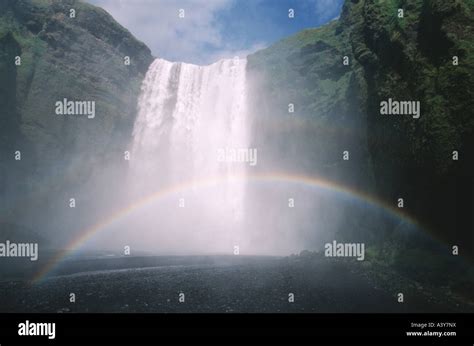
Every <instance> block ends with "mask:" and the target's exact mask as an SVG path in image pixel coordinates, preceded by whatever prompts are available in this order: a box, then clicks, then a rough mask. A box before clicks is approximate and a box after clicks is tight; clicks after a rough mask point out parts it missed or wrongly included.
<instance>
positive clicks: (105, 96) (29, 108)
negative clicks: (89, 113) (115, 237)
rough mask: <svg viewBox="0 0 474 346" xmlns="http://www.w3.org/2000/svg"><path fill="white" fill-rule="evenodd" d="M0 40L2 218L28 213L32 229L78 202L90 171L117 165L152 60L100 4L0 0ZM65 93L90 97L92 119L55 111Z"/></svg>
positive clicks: (93, 174) (102, 172)
mask: <svg viewBox="0 0 474 346" xmlns="http://www.w3.org/2000/svg"><path fill="white" fill-rule="evenodd" d="M0 47H1V49H0V90H1V93H0V107H1V113H2V114H1V117H0V121H1V126H0V141H1V145H0V147H1V149H0V150H1V157H2V159H1V163H0V164H1V167H0V191H2V199H1V200H2V203H3V205H1V207H2V208H1V210H2V211H5V212H3V213H2V220H1V221H2V222H4V223H5V222H14V221H15V220H22V219H23V218H24V217H25V216H26V215H34V217H32V218H31V219H32V220H34V221H33V222H32V223H31V224H28V225H27V226H28V227H30V228H31V229H38V228H41V224H42V221H47V220H48V219H51V218H52V217H53V215H55V214H58V215H59V214H62V213H64V210H65V207H66V206H67V204H68V203H69V202H68V201H69V199H70V198H72V197H75V198H76V199H78V202H79V205H80V204H82V205H83V206H84V205H87V204H88V203H89V202H90V201H89V200H87V195H86V194H83V193H82V191H81V190H83V189H84V186H85V185H84V184H86V182H88V181H90V180H91V178H94V179H96V178H98V177H99V178H98V179H99V181H100V179H101V178H100V177H104V178H103V179H102V180H103V181H105V182H106V181H107V179H106V178H105V177H106V176H107V173H111V172H113V171H116V170H117V169H120V167H123V165H124V160H123V152H124V151H125V150H127V148H126V146H127V145H128V142H129V138H130V135H131V130H132V127H133V122H134V116H135V111H136V104H137V97H138V94H139V91H140V83H141V81H142V79H143V77H144V74H145V73H146V71H147V69H148V66H149V64H150V63H151V61H152V60H153V58H152V56H151V53H150V50H149V49H148V48H147V47H146V46H145V45H144V44H143V43H141V42H139V41H137V40H136V39H135V38H134V37H133V36H132V35H131V34H130V33H129V32H128V31H127V30H126V29H124V28H123V27H121V26H120V25H119V24H118V23H117V22H115V20H114V19H113V18H112V17H111V16H110V15H109V14H108V13H106V12H105V11H104V10H102V9H100V8H97V7H95V6H92V5H89V4H86V3H83V2H80V1H75V0H71V1H49V0H33V1H27V0H25V1H13V0H4V1H2V2H0ZM17 56H18V57H20V58H21V64H15V62H17V63H19V61H16V60H15V58H16V57H17ZM127 56H128V57H129V58H130V65H126V64H125V57H127ZM64 98H66V99H68V100H72V101H94V102H95V117H94V118H93V119H88V118H87V117H86V116H67V115H58V114H56V113H55V110H56V106H55V103H56V102H57V101H62V100H63V99H64ZM16 151H19V152H21V160H20V161H16V160H15V152H16ZM107 170H108V172H107ZM96 180H97V179H96ZM105 185H107V184H105ZM88 188H90V189H99V191H96V192H99V193H98V195H100V191H106V190H104V188H101V187H100V186H98V185H96V186H88ZM107 188H108V189H110V188H111V186H110V185H108V187H107ZM82 212H86V211H85V210H84V209H83V210H82ZM66 214H67V212H66ZM79 214H81V213H77V215H79ZM71 215H72V214H71ZM71 215H69V216H66V217H71ZM58 224H59V222H58ZM51 231H52V232H53V231H55V232H57V231H58V230H51ZM64 232H67V230H64Z"/></svg>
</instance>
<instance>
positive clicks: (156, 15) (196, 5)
mask: <svg viewBox="0 0 474 346" xmlns="http://www.w3.org/2000/svg"><path fill="white" fill-rule="evenodd" d="M233 1H234V0H206V1H201V0H180V1H176V0H174V1H173V0H161V1H156V0H134V1H127V0H89V2H91V3H93V4H95V5H97V6H100V7H102V8H103V9H105V10H106V11H107V12H109V13H110V14H111V15H112V16H113V17H114V18H115V19H116V20H117V21H118V22H119V23H120V24H121V25H123V26H124V27H126V28H127V29H128V30H130V32H132V34H133V35H134V36H135V37H137V38H138V39H140V40H142V41H143V42H145V43H146V44H147V45H148V46H149V47H150V49H151V50H152V52H153V54H154V55H155V56H157V57H162V58H165V59H168V60H178V61H185V62H192V63H201V64H203V63H204V64H206V63H211V62H213V61H214V60H212V59H214V58H215V57H229V56H227V54H228V53H229V54H234V55H235V54H238V53H239V52H238V51H237V52H235V53H234V52H232V50H230V49H229V47H227V46H228V44H227V43H226V42H225V39H224V38H223V37H222V34H221V31H220V28H219V23H218V20H217V17H216V13H217V12H218V11H220V10H224V9H226V8H229V7H230V6H232V3H233ZM180 9H184V11H185V18H179V16H178V14H179V10H180ZM216 51H217V53H216ZM210 52H212V53H210ZM241 53H242V52H240V54H241Z"/></svg>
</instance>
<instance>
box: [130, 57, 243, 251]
mask: <svg viewBox="0 0 474 346" xmlns="http://www.w3.org/2000/svg"><path fill="white" fill-rule="evenodd" d="M245 71H246V60H245V59H237V58H235V59H225V60H220V61H218V62H216V63H214V64H212V65H208V66H197V65H192V64H185V63H174V62H169V61H166V60H163V59H156V60H155V61H154V62H153V63H152V65H151V66H150V68H149V70H148V72H147V74H146V77H145V80H144V82H143V85H142V92H141V95H140V98H139V104H138V116H137V119H136V121H135V125H134V131H133V142H132V151H131V160H130V170H131V177H132V181H133V184H132V185H133V189H134V192H135V193H136V194H138V195H146V194H149V193H150V192H155V191H159V190H163V189H166V188H167V187H169V186H176V185H180V184H191V186H193V184H194V187H193V188H191V189H190V190H191V191H180V192H178V195H176V196H173V198H172V199H171V202H170V203H171V204H173V203H176V204H175V205H174V207H176V208H178V207H179V206H180V205H179V203H183V204H184V208H182V209H183V211H184V210H187V212H188V213H187V214H186V215H180V214H179V213H182V211H179V210H175V213H176V214H174V215H175V216H176V217H175V218H174V219H173V218H172V217H170V219H168V222H167V226H166V227H167V228H169V227H174V228H176V227H177V226H176V225H177V224H180V226H179V227H192V226H191V225H189V224H187V225H184V224H183V223H185V221H186V220H183V218H184V219H185V218H189V220H194V221H193V222H199V223H200V224H199V226H198V225H196V224H195V225H194V226H195V227H200V228H201V229H200V230H199V231H200V232H211V233H212V234H211V233H208V234H207V235H206V236H207V237H210V238H214V239H218V238H219V237H224V236H225V235H227V236H228V237H227V238H225V239H226V240H227V241H228V242H230V243H231V242H232V241H236V237H237V238H238V234H236V232H238V231H237V226H236V225H238V224H239V222H241V221H242V218H243V214H244V202H245V179H241V180H239V181H238V182H236V180H235V178H233V179H231V177H235V176H236V175H237V176H239V177H245V171H246V167H245V166H246V164H245V163H242V162H240V163H237V162H231V161H224V162H222V160H220V159H219V152H221V153H222V151H223V150H236V149H240V148H248V147H249V145H248V141H249V138H248V137H249V136H248V133H249V130H248V127H249V119H248V118H249V117H248V115H247V105H246V102H247V95H246V92H247V90H246V78H245ZM203 180H206V181H208V180H216V181H219V182H220V183H218V184H216V185H215V186H212V187H211V188H208V189H202V188H200V186H201V185H202V184H201V185H200V184H199V182H200V181H203ZM180 193H181V194H180ZM181 197H182V198H181ZM184 197H186V198H185V199H184ZM181 207H183V205H181ZM193 218H194V219H193ZM196 220H198V221H196ZM190 222H191V221H190ZM224 228H225V229H224ZM161 232H166V231H164V230H163V229H162V230H161ZM167 232H168V234H170V233H169V232H171V231H167ZM229 232H234V233H233V234H230V233H229ZM230 243H229V244H227V243H226V244H225V246H226V247H228V246H229V245H230Z"/></svg>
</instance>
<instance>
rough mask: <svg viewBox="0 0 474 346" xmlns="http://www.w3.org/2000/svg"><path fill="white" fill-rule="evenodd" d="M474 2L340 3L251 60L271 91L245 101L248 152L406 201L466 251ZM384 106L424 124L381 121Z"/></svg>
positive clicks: (469, 247)
mask: <svg viewBox="0 0 474 346" xmlns="http://www.w3.org/2000/svg"><path fill="white" fill-rule="evenodd" d="M473 4H474V2H473V1H457V0H450V1H442V0H413V1H404V0H351V1H349V0H348V1H346V2H345V4H344V6H343V11H342V14H341V16H340V18H339V19H338V20H336V21H333V22H331V23H329V24H328V25H326V26H324V27H321V28H318V29H310V30H306V31H303V32H301V33H299V34H297V35H295V36H292V37H290V38H288V39H285V40H282V41H280V42H278V43H276V44H275V45H273V46H271V47H269V48H267V49H264V50H262V51H259V52H257V53H255V54H253V55H251V56H249V64H248V68H249V70H250V71H252V74H257V75H260V77H258V78H256V79H257V81H258V85H260V86H263V88H261V90H268V93H266V94H259V95H256V96H255V100H254V101H253V108H254V109H255V110H256V114H257V118H258V120H257V129H258V131H257V133H256V136H255V142H256V144H257V145H262V146H263V147H265V143H268V142H270V143H284V144H283V145H282V146H281V147H279V148H277V152H278V154H275V155H274V156H273V157H272V158H271V159H272V160H273V161H275V160H276V161H279V162H282V167H292V168H295V169H301V170H305V171H306V172H308V171H310V172H312V173H313V174H317V175H322V176H323V177H326V178H330V179H333V180H334V179H336V180H340V181H341V182H342V183H344V184H345V185H350V186H354V187H358V188H363V189H366V190H368V191H370V192H371V193H375V194H376V195H377V196H378V197H379V198H381V199H383V200H386V201H387V202H388V203H392V204H394V205H395V204H396V201H397V199H398V198H399V197H403V198H404V200H405V210H406V211H408V212H410V213H412V214H414V215H416V216H417V218H419V219H420V220H421V221H422V222H423V223H424V224H425V225H426V228H427V229H428V230H430V231H432V232H433V233H434V234H436V235H437V236H440V237H441V238H442V239H444V240H447V241H449V243H451V244H452V243H459V244H463V245H464V251H465V253H469V252H471V253H472V251H473V246H474V240H473V234H472V229H473V227H474V225H473V220H472V216H471V215H472V213H473V210H472V208H473V207H472V206H473V197H472V196H473V194H474V193H473V189H474V187H473V186H474V182H473V172H474V170H473V161H472V157H473V148H474V145H473V144H474V143H473V138H474V133H473V132H474V117H473V116H472V115H473V109H474V107H473V106H474V104H473V102H474V80H473V79H474V71H473V69H474V64H473V62H474V51H473V49H474V44H473V42H474V33H473V30H474V29H473V28H474V26H473V24H474V22H473V20H474V12H473V9H474V5H473ZM399 9H403V18H400V17H399V16H398V14H399V11H398V10H399ZM343 56H347V57H348V58H349V61H350V65H349V66H344V65H343V64H342V62H343V60H342V59H343ZM453 56H457V57H458V58H459V65H453ZM388 98H392V99H394V100H401V101H404V100H414V101H420V104H421V117H420V119H413V118H412V117H410V116H405V117H395V116H392V117H387V116H382V115H381V114H380V102H381V101H383V100H387V99H388ZM289 103H294V104H295V115H289V114H288V104H289ZM269 119H271V121H269ZM270 123H277V124H278V125H276V126H275V125H273V126H270V125H269V124H270ZM270 127H271V129H270ZM282 129H283V130H282ZM296 129H300V130H301V129H302V130H301V131H300V130H296ZM260 138H263V139H260ZM295 143H297V144H295ZM298 143H305V144H304V145H303V144H298ZM289 148H290V149H289ZM343 150H349V151H350V154H351V157H350V163H346V162H343V161H342V152H343ZM455 150H456V151H458V152H459V155H460V159H459V160H458V161H454V160H452V153H453V151H455ZM269 151H271V150H269ZM276 156H278V157H276ZM288 164H289V165H288ZM393 231H394V232H396V228H394V229H393ZM381 239H385V236H384V235H382V236H381Z"/></svg>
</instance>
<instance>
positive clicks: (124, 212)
mask: <svg viewBox="0 0 474 346" xmlns="http://www.w3.org/2000/svg"><path fill="white" fill-rule="evenodd" d="M243 180H244V181H246V182H249V183H251V182H263V183H287V184H288V183H289V184H297V185H302V186H305V187H311V188H318V189H322V190H326V191H329V192H333V193H337V194H340V195H342V196H345V197H350V198H355V199H356V200H358V201H362V202H364V203H366V204H367V205H369V206H374V207H378V208H382V209H383V210H384V211H386V212H387V213H388V214H389V215H391V216H394V217H396V218H398V219H402V220H404V221H406V222H408V223H410V224H412V225H416V226H418V227H420V228H422V226H421V225H420V224H419V222H417V221H416V220H415V219H413V218H412V217H411V216H410V215H408V214H406V213H404V212H403V211H402V210H401V209H399V208H396V207H395V206H394V205H390V204H387V203H386V202H384V201H382V200H379V199H377V198H375V197H373V196H371V195H369V194H367V193H364V192H362V191H357V190H354V189H351V188H349V187H346V186H343V185H338V184H336V183H335V182H332V181H329V180H323V179H321V178H318V177H311V176H305V175H292V174H286V173H270V174H268V173H267V174H265V173H262V174H246V175H234V176H224V177H213V178H207V179H202V180H192V181H188V182H185V183H181V184H177V185H172V186H168V187H166V188H164V189H161V190H159V191H157V192H154V193H152V194H150V195H148V196H146V197H144V198H142V199H140V200H138V201H135V202H133V203H131V204H129V205H127V206H126V207H124V208H122V209H119V210H117V211H116V212H114V213H112V214H110V215H109V216H107V217H106V218H104V219H103V220H101V221H99V222H97V223H95V224H93V225H92V226H90V227H89V228H87V229H85V230H83V231H82V232H80V235H79V236H78V237H76V238H74V239H73V240H72V241H71V242H70V243H69V244H68V245H67V246H66V247H65V248H64V249H63V250H62V251H60V252H58V254H57V255H56V256H54V258H52V259H51V260H50V261H49V262H48V264H47V265H45V266H44V267H43V268H42V269H41V270H40V271H38V273H37V274H36V275H35V276H34V278H33V281H32V282H33V283H37V282H41V281H42V280H43V279H44V278H46V277H47V276H48V274H49V273H51V272H52V271H53V270H54V269H56V268H57V267H58V266H59V264H60V263H61V262H62V261H63V260H64V259H65V258H66V257H67V256H68V255H70V254H72V253H73V252H74V251H75V250H77V249H78V248H79V247H80V246H81V245H83V244H84V243H85V242H86V241H88V240H89V239H91V238H92V237H93V236H94V235H96V234H98V233H100V232H101V231H103V230H105V229H107V228H109V227H111V226H113V225H114V224H116V223H118V222H119V221H121V220H123V219H124V218H125V217H127V216H129V215H131V214H132V213H133V212H136V211H138V210H140V209H142V208H144V207H145V206H148V205H150V204H151V203H153V202H156V201H157V200H160V199H162V198H164V197H167V196H171V195H173V194H176V193H183V192H185V191H188V190H189V189H195V188H208V187H212V186H215V185H218V184H221V183H229V182H241V181H243Z"/></svg>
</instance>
